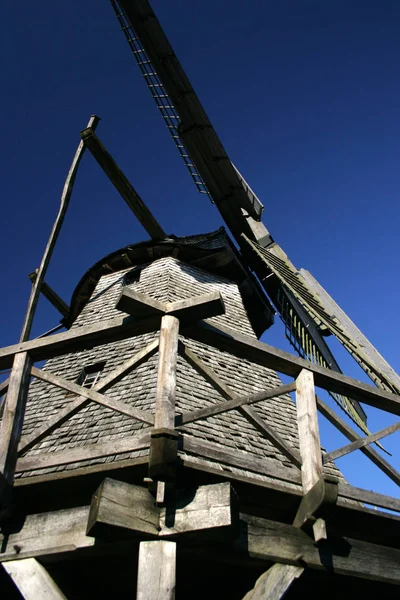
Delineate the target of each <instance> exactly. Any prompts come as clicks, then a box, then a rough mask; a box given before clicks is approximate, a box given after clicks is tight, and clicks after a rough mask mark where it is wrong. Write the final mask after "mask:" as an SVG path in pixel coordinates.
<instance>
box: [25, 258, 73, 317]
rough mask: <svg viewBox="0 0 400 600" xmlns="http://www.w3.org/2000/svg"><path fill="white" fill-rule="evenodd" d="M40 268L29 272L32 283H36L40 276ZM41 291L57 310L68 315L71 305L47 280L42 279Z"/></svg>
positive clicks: (64, 315)
mask: <svg viewBox="0 0 400 600" xmlns="http://www.w3.org/2000/svg"><path fill="white" fill-rule="evenodd" d="M38 271H39V269H36V271H33V273H30V274H29V279H30V280H31V281H32V283H35V281H36V279H37V276H38ZM40 292H41V293H42V294H43V296H44V297H45V298H47V300H48V301H49V302H50V303H51V304H52V305H53V306H54V308H55V309H56V310H58V312H59V313H60V314H61V315H62V316H63V317H66V316H67V315H68V313H69V306H68V304H67V303H66V302H64V300H63V299H62V298H60V296H59V295H58V294H57V292H55V291H54V290H53V288H51V287H50V286H49V285H48V284H47V283H46V282H45V281H42V285H41V288H40Z"/></svg>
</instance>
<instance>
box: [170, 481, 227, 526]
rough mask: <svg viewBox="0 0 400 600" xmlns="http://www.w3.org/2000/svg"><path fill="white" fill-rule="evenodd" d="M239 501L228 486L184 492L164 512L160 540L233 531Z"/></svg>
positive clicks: (199, 488) (209, 486) (200, 488)
mask: <svg viewBox="0 0 400 600" xmlns="http://www.w3.org/2000/svg"><path fill="white" fill-rule="evenodd" d="M237 518H238V513H237V509H236V498H235V496H234V492H233V489H232V486H231V484H230V483H228V482H224V483H214V484H211V485H201V486H199V487H198V488H197V490H196V492H195V493H194V494H193V491H192V490H187V491H185V492H181V493H180V494H178V495H177V497H176V500H172V501H171V504H169V505H167V506H166V507H163V508H162V509H161V511H160V532H159V536H162V537H165V536H171V535H177V534H183V533H189V532H191V533H193V532H197V534H200V532H205V533H207V535H209V533H210V531H213V532H217V533H220V532H222V531H224V530H228V531H231V530H232V529H233V528H234V527H235V525H236V522H237Z"/></svg>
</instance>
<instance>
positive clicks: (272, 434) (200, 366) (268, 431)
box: [179, 344, 301, 467]
mask: <svg viewBox="0 0 400 600" xmlns="http://www.w3.org/2000/svg"><path fill="white" fill-rule="evenodd" d="M179 347H180V348H181V350H180V353H181V354H182V356H184V357H185V358H186V359H187V360H188V362H189V363H190V364H192V365H193V366H194V368H195V369H197V370H198V371H199V372H200V373H201V374H202V375H204V377H205V378H206V379H207V381H208V382H209V383H210V384H211V385H212V386H213V387H214V388H215V389H216V390H217V391H218V392H219V393H220V394H221V395H222V396H223V397H224V398H225V399H227V400H231V399H235V400H236V399H239V397H238V396H237V395H236V394H235V393H234V392H232V391H231V390H230V389H229V387H228V386H227V385H225V383H224V382H223V381H222V380H221V378H220V377H218V375H217V374H216V373H215V372H214V371H213V370H212V369H210V367H209V366H208V365H206V364H205V362H204V361H203V360H201V358H199V357H198V356H196V354H195V353H194V352H192V350H190V349H189V348H188V347H187V346H185V345H184V344H180V346H179ZM237 408H238V410H239V412H241V413H242V415H244V416H245V417H246V418H247V419H248V420H249V421H250V422H251V423H252V425H254V426H255V427H256V429H257V430H258V431H260V432H261V433H262V434H263V435H265V437H266V438H267V439H268V440H269V441H270V442H271V443H272V444H274V446H275V447H277V448H278V449H279V450H280V451H281V452H282V454H283V455H284V456H286V458H288V459H289V460H290V461H291V462H292V463H293V464H295V465H296V466H297V467H300V465H301V458H300V455H299V454H298V452H296V451H295V450H293V449H292V448H290V446H289V445H288V444H287V443H286V441H285V440H284V439H283V438H282V437H281V436H280V435H279V434H278V433H277V432H276V431H274V429H273V428H272V427H271V426H269V425H268V424H267V423H265V421H264V420H263V419H261V417H259V416H258V415H257V413H256V412H255V411H254V410H253V409H252V408H250V407H249V406H245V405H238V407H237Z"/></svg>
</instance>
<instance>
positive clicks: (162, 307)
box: [115, 287, 166, 317]
mask: <svg viewBox="0 0 400 600" xmlns="http://www.w3.org/2000/svg"><path fill="white" fill-rule="evenodd" d="M115 308H116V309H117V310H121V311H122V312H126V313H128V314H129V315H132V316H133V317H150V316H152V315H163V314H164V313H165V311H166V304H165V302H160V300H156V299H155V298H151V296H148V295H147V294H143V293H141V292H137V291H136V290H132V289H131V288H128V287H125V288H123V290H122V292H121V294H120V296H119V298H118V300H117V304H116V305H115Z"/></svg>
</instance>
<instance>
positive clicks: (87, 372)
mask: <svg viewBox="0 0 400 600" xmlns="http://www.w3.org/2000/svg"><path fill="white" fill-rule="evenodd" d="M105 364H106V363H105V362H100V363H96V364H94V365H89V366H88V367H83V369H82V371H81V373H80V375H79V377H78V379H77V380H76V383H77V384H78V385H81V386H82V387H85V388H91V387H93V386H94V385H95V384H96V383H97V382H98V380H99V379H100V376H101V372H102V370H103V369H104V366H105Z"/></svg>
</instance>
